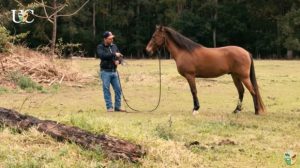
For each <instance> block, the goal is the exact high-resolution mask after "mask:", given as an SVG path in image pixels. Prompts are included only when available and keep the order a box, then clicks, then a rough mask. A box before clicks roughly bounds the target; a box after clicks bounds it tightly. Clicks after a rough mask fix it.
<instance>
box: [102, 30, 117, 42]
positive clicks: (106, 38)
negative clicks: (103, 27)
mask: <svg viewBox="0 0 300 168" xmlns="http://www.w3.org/2000/svg"><path fill="white" fill-rule="evenodd" d="M114 37H115V36H114V35H113V34H112V33H111V32H110V31H106V32H104V33H103V40H104V43H105V44H106V45H110V44H112V42H113V41H114Z"/></svg>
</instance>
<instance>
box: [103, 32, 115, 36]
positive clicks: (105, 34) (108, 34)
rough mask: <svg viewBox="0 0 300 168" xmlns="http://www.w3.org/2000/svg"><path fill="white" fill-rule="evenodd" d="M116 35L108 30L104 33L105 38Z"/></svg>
mask: <svg viewBox="0 0 300 168" xmlns="http://www.w3.org/2000/svg"><path fill="white" fill-rule="evenodd" d="M114 37H115V36H114V35H113V34H112V33H111V32H110V31H106V32H104V33H103V38H114Z"/></svg>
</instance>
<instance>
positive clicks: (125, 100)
mask: <svg viewBox="0 0 300 168" xmlns="http://www.w3.org/2000/svg"><path fill="white" fill-rule="evenodd" d="M160 55H161V54H160V50H159V56H158V62H159V97H158V101H157V104H156V106H155V107H154V108H153V109H151V110H147V111H145V110H144V111H141V110H138V109H135V108H133V107H131V106H130V105H129V103H128V102H127V99H126V98H125V95H124V92H123V88H122V84H121V79H120V76H119V72H118V71H117V75H118V78H119V84H120V88H121V93H122V97H123V100H124V102H125V104H126V105H127V106H128V107H129V108H130V109H131V110H133V111H135V112H153V111H155V110H156V109H157V108H158V106H159V104H160V100H161V58H160Z"/></svg>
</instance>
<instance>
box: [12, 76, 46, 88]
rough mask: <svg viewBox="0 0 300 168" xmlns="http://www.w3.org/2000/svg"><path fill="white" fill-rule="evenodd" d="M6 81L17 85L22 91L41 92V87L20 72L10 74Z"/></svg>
mask: <svg viewBox="0 0 300 168" xmlns="http://www.w3.org/2000/svg"><path fill="white" fill-rule="evenodd" d="M8 79H9V80H10V81H12V82H13V83H15V84H16V85H18V86H19V87H20V88H21V89H23V90H39V91H42V90H43V87H42V86H41V85H39V84H37V83H36V82H34V81H33V80H32V79H30V78H29V77H27V76H24V75H23V74H21V73H20V72H10V73H9V74H8Z"/></svg>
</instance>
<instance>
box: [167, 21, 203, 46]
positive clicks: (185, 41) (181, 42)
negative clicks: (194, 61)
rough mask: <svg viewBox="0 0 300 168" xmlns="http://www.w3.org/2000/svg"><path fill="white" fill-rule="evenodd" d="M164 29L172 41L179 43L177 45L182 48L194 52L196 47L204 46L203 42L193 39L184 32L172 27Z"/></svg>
mask: <svg viewBox="0 0 300 168" xmlns="http://www.w3.org/2000/svg"><path fill="white" fill-rule="evenodd" d="M164 29H165V32H166V34H167V35H168V37H170V38H171V39H172V41H173V42H174V43H175V45H177V47H179V48H181V49H185V50H187V51H189V52H192V51H193V50H194V49H195V48H199V47H202V45H201V44H198V43H196V42H194V41H192V40H191V39H189V38H187V37H185V36H183V35H182V34H180V33H178V32H177V31H175V30H173V29H172V28H169V27H164Z"/></svg>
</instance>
